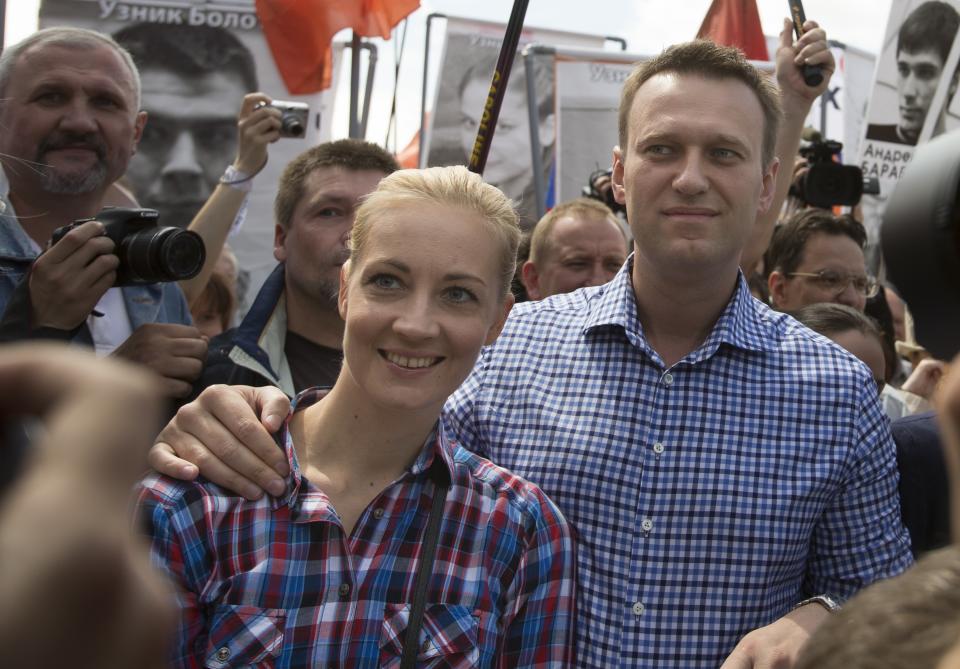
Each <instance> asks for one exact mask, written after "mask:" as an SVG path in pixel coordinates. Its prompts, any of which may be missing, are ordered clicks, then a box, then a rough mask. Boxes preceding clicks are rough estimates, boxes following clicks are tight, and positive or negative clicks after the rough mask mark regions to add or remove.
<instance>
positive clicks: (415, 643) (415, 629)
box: [400, 457, 450, 669]
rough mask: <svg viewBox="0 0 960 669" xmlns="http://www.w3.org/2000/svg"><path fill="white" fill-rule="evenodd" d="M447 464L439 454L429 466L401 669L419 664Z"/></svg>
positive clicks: (447, 477)
mask: <svg viewBox="0 0 960 669" xmlns="http://www.w3.org/2000/svg"><path fill="white" fill-rule="evenodd" d="M445 467H446V465H445V464H444V463H443V461H442V460H441V459H440V458H439V457H434V460H433V465H431V467H430V478H431V479H432V480H433V501H432V504H431V506H430V517H429V519H428V520H427V529H426V532H425V533H424V536H423V544H422V552H421V555H420V566H419V567H418V568H417V579H416V582H415V583H414V586H413V603H412V604H411V606H410V617H409V618H408V619H407V629H406V632H405V633H404V637H403V656H402V658H401V660H400V669H414V668H415V667H416V666H417V651H418V650H419V649H420V628H421V627H423V614H424V611H425V610H426V606H427V586H428V585H429V583H430V576H431V575H432V574H433V563H434V560H435V558H436V555H437V543H438V542H439V540H440V523H441V521H442V520H443V506H444V503H445V502H446V500H447V490H449V489H450V477H449V475H448V473H447V472H446V471H445Z"/></svg>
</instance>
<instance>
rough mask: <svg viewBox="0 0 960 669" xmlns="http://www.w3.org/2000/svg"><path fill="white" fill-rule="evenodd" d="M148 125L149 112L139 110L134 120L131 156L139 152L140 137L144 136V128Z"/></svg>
mask: <svg viewBox="0 0 960 669" xmlns="http://www.w3.org/2000/svg"><path fill="white" fill-rule="evenodd" d="M146 125H147V112H145V111H139V112H137V117H136V118H135V119H134V121H133V148H132V149H131V150H130V155H131V156H132V155H133V154H135V153H136V152H137V147H138V146H139V145H140V139H141V138H142V137H143V129H144V127H146Z"/></svg>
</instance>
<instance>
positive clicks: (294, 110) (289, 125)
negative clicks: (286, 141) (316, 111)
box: [257, 100, 310, 137]
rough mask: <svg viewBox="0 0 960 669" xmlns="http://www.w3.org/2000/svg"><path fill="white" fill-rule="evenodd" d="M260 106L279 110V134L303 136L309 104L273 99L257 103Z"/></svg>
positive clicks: (282, 135)
mask: <svg viewBox="0 0 960 669" xmlns="http://www.w3.org/2000/svg"><path fill="white" fill-rule="evenodd" d="M261 107H270V108H272V109H278V110H280V136H281V137H303V136H304V135H305V134H306V133H307V117H308V116H310V106H309V105H307V104H306V103H305V102H288V101H286V100H274V101H273V102H272V103H270V104H263V103H261V104H259V105H257V109H260V108H261Z"/></svg>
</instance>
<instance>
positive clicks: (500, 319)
mask: <svg viewBox="0 0 960 669" xmlns="http://www.w3.org/2000/svg"><path fill="white" fill-rule="evenodd" d="M513 302H514V297H513V294H512V293H511V294H509V295H507V296H506V297H505V298H504V300H503V304H501V305H500V307H499V308H500V313H499V314H498V315H497V320H496V321H495V322H494V324H493V325H491V326H490V329H489V330H487V336H486V338H485V339H484V340H483V345H484V346H489V345H490V344H492V343H493V342H495V341H496V340H497V337H499V336H500V333H501V332H502V331H503V326H504V325H505V324H506V322H507V316H509V315H510V310H511V309H512V308H513Z"/></svg>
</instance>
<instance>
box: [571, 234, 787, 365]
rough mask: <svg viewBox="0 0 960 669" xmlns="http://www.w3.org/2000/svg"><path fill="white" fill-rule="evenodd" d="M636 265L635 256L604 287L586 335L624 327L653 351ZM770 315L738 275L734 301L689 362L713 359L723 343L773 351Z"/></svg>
mask: <svg viewBox="0 0 960 669" xmlns="http://www.w3.org/2000/svg"><path fill="white" fill-rule="evenodd" d="M633 262H634V254H632V253H631V254H630V256H629V257H628V258H627V262H625V263H624V264H623V267H621V268H620V271H619V272H617V274H616V276H614V278H613V280H612V281H611V282H610V283H608V284H607V285H606V286H604V287H603V289H602V292H600V293H599V295H598V298H597V300H596V301H595V302H594V303H593V304H592V305H591V306H590V311H589V313H588V314H587V318H586V321H585V323H584V327H583V333H584V334H588V333H590V332H591V331H593V330H596V329H599V328H603V327H609V326H616V327H620V328H623V330H624V333H625V334H626V336H627V339H629V340H630V341H631V343H633V344H634V345H635V346H637V347H638V348H640V349H642V350H645V351H647V352H651V349H650V347H649V344H648V343H647V341H646V338H645V337H644V335H643V326H642V325H640V319H639V317H638V316H637V301H636V295H635V294H634V292H633V282H632V270H633ZM768 313H769V309H768V307H765V306H764V305H763V304H761V303H760V302H758V301H757V300H756V299H754V297H753V295H751V294H750V288H749V286H748V285H747V281H746V279H745V278H744V276H743V273H742V272H738V273H737V284H736V288H735V289H734V291H733V295H732V296H731V297H730V301H729V302H727V306H726V307H724V310H723V312H722V313H721V314H720V318H718V319H717V322H716V324H714V326H713V329H712V330H711V332H710V335H709V336H708V337H707V339H706V341H704V343H703V344H702V345H701V346H700V347H699V348H698V349H697V350H696V351H694V352H692V353H691V354H690V355H689V356H687V359H688V361H690V362H697V361H699V360H702V359H705V358H708V357H710V356H711V355H713V354H714V353H715V352H716V350H717V349H718V348H719V346H720V344H728V345H730V346H733V347H736V348H740V349H744V350H747V351H768V350H770V349H771V348H772V346H773V343H772V337H773V335H774V332H773V330H774V325H773V323H772V322H771V320H770V318H769V317H768Z"/></svg>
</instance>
